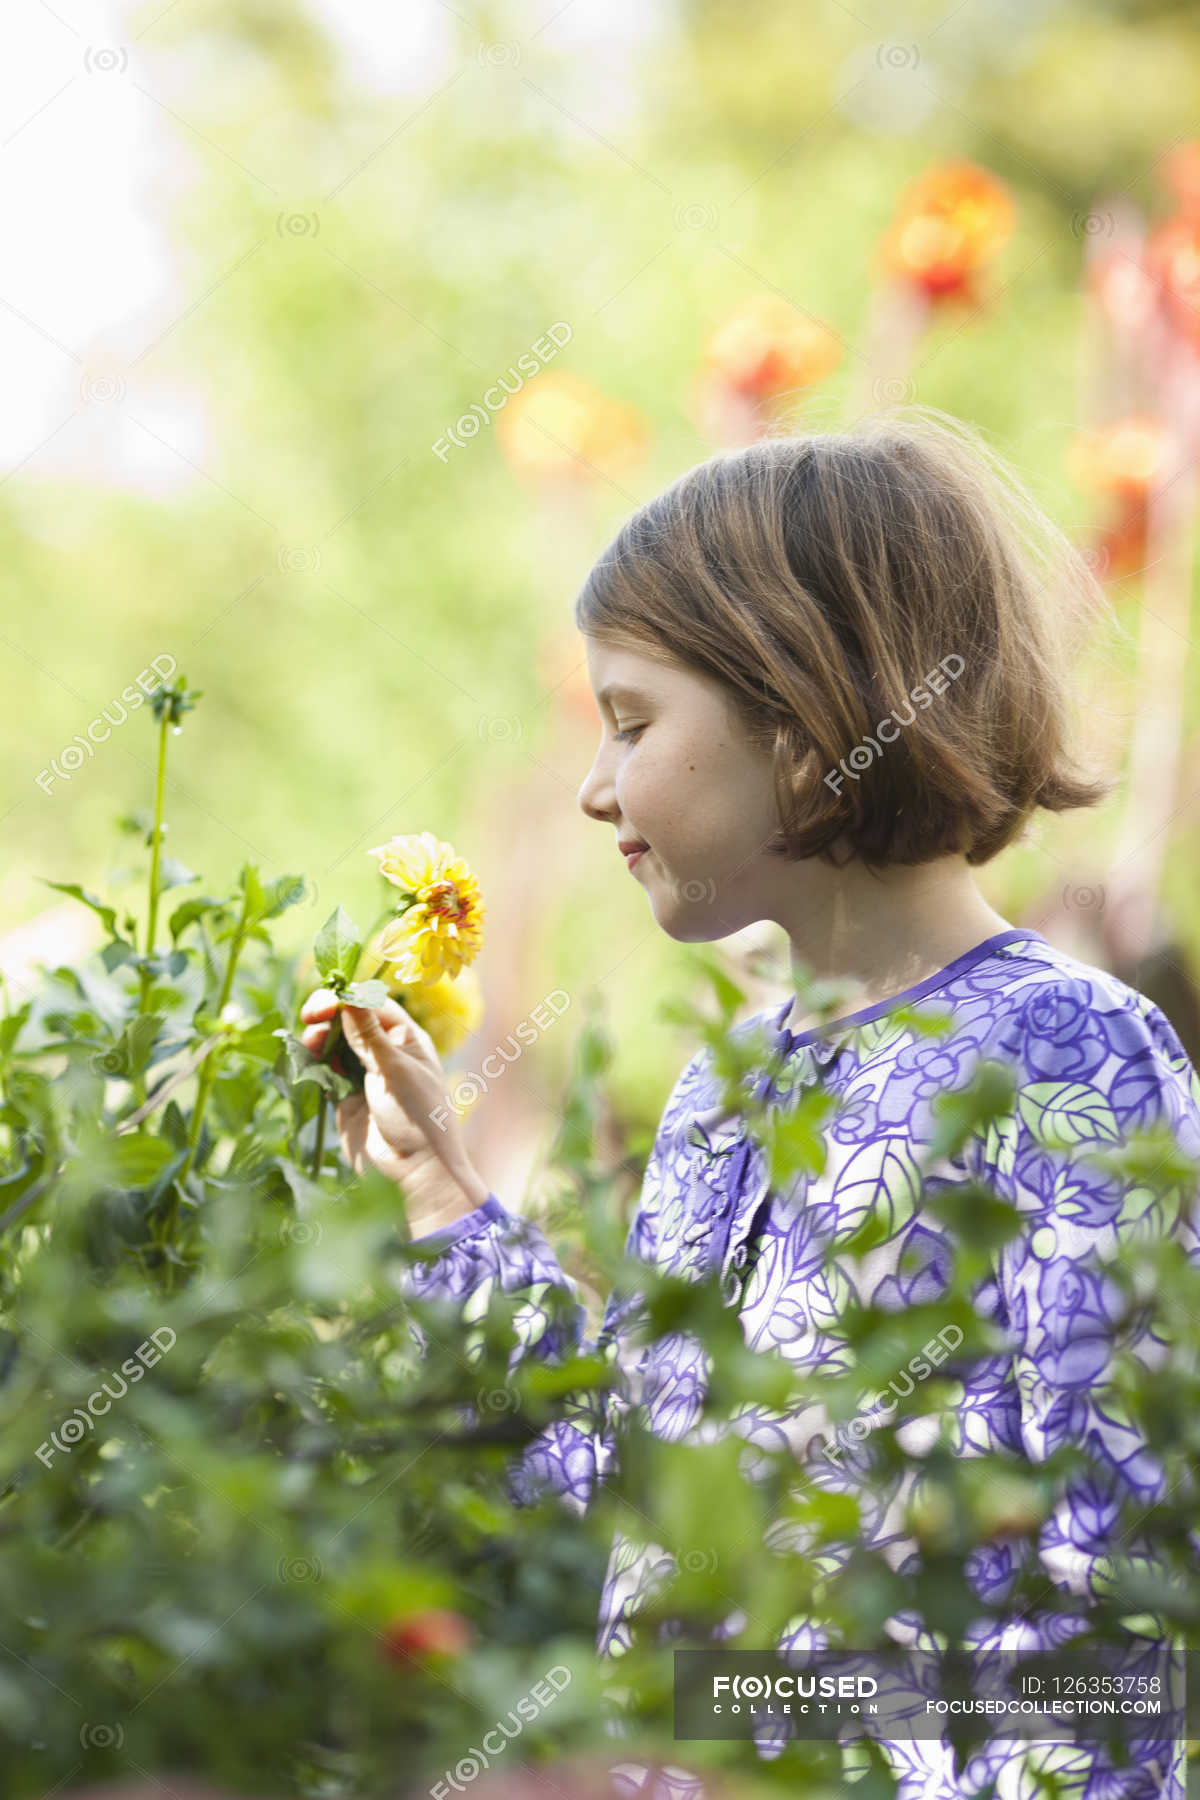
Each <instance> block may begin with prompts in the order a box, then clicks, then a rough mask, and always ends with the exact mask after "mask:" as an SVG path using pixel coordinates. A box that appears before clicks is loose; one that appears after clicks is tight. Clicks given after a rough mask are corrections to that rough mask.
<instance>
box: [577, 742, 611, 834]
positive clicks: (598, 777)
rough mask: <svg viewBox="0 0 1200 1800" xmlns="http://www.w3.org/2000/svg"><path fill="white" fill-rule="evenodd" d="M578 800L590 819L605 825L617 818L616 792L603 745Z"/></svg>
mask: <svg viewBox="0 0 1200 1800" xmlns="http://www.w3.org/2000/svg"><path fill="white" fill-rule="evenodd" d="M576 798H577V799H578V801H579V805H580V808H581V809H582V811H583V812H585V813H586V814H587V816H588V818H589V819H598V820H599V821H600V822H601V823H602V824H604V823H609V822H611V821H612V820H613V819H615V818H616V814H617V808H616V791H615V789H614V787H613V784H612V778H611V776H610V775H609V773H608V765H607V762H606V759H605V755H604V746H603V744H602V745H601V746H600V748H599V750H597V752H596V756H595V760H594V761H593V763H592V766H591V768H590V769H589V770H588V772H587V774H586V775H585V776H584V778H583V782H582V785H581V786H580V789H579V793H578V795H577V796H576Z"/></svg>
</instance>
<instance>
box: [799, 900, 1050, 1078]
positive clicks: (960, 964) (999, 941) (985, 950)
mask: <svg viewBox="0 0 1200 1800" xmlns="http://www.w3.org/2000/svg"><path fill="white" fill-rule="evenodd" d="M1028 941H1032V942H1033V943H1035V944H1045V943H1046V939H1045V938H1044V937H1043V936H1042V934H1041V932H1040V931H1030V930H1029V929H1027V928H1026V927H1025V926H1010V927H1009V929H1008V930H1007V931H997V932H996V933H995V934H994V935H993V936H992V937H990V938H984V940H983V942H982V943H981V944H976V945H974V947H973V948H972V949H970V950H964V951H963V953H962V955H961V956H956V957H955V958H954V961H953V962H949V963H947V964H946V966H945V968H944V969H935V970H934V972H933V974H932V975H927V976H926V977H925V979H924V981H918V982H917V983H916V984H915V985H914V986H913V987H907V988H904V989H903V990H902V991H901V992H900V993H898V994H892V995H890V996H889V997H888V998H887V999H886V1000H877V1001H876V1002H875V1004H874V1006H864V1007H862V1008H861V1009H860V1010H859V1011H858V1012H852V1013H845V1014H843V1016H842V1017H841V1018H840V1019H830V1021H829V1023H828V1024H827V1025H814V1026H812V1027H810V1029H809V1030H808V1031H792V1030H790V1029H789V1028H788V1026H786V1025H785V1024H784V1022H783V1021H784V1019H785V1018H786V1016H787V1014H788V1013H789V1012H790V1011H791V1010H792V996H791V995H789V996H788V998H787V999H786V1000H785V1001H784V1003H783V1005H782V1006H781V1007H780V1008H779V1010H778V1012H777V1013H775V1014H774V1016H773V1019H772V1026H773V1031H774V1036H775V1041H776V1044H777V1045H778V1046H779V1048H780V1049H783V1050H795V1049H797V1048H798V1047H799V1046H800V1045H801V1044H811V1043H814V1042H816V1040H817V1039H818V1038H823V1037H827V1036H828V1035H829V1034H830V1032H833V1031H839V1030H841V1029H842V1028H843V1027H845V1026H852V1025H866V1024H867V1023H868V1022H869V1021H870V1020H871V1019H878V1018H881V1017H882V1015H883V1014H884V1013H888V1012H891V1011H892V1009H893V1008H894V1007H897V1006H904V1005H906V1004H907V1003H908V1002H909V1001H912V1000H920V999H921V998H923V996H924V995H926V994H932V993H933V992H934V991H935V990H936V989H937V988H940V987H944V986H945V985H946V983H947V982H948V981H953V979H954V977H955V976H956V975H960V974H961V973H962V972H963V970H964V969H969V968H970V967H971V965H972V963H977V962H982V961H983V959H984V957H987V956H991V955H992V953H993V952H994V951H996V950H999V949H1001V948H1003V946H1004V945H1006V944H1015V943H1019V942H1028Z"/></svg>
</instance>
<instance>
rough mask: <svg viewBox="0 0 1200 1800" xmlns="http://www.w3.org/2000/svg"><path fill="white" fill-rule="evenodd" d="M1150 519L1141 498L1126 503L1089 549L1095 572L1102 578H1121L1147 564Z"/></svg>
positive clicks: (1105, 579)
mask: <svg viewBox="0 0 1200 1800" xmlns="http://www.w3.org/2000/svg"><path fill="white" fill-rule="evenodd" d="M1149 523H1150V522H1149V519H1148V518H1147V515H1146V508H1145V506H1144V505H1143V504H1142V503H1141V502H1140V501H1131V502H1130V503H1129V504H1127V505H1126V506H1124V507H1123V508H1122V509H1121V511H1120V513H1119V515H1118V517H1117V518H1116V519H1115V520H1114V522H1113V523H1112V524H1111V525H1107V526H1105V528H1104V529H1103V530H1102V531H1101V532H1099V533H1098V535H1097V536H1096V538H1095V540H1094V542H1093V543H1092V544H1091V546H1090V547H1089V549H1088V551H1087V553H1086V554H1087V558H1088V561H1089V562H1090V563H1091V566H1092V572H1093V574H1095V575H1096V576H1098V577H1099V579H1100V580H1101V581H1118V580H1119V579H1120V578H1121V577H1122V576H1123V575H1133V574H1135V573H1136V572H1137V571H1138V570H1139V569H1143V568H1144V567H1145V566H1146V545H1147V542H1148V540H1149Z"/></svg>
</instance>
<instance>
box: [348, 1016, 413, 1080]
mask: <svg viewBox="0 0 1200 1800" xmlns="http://www.w3.org/2000/svg"><path fill="white" fill-rule="evenodd" d="M400 1010H401V1017H400V1018H399V1019H397V1020H396V1021H395V1022H394V1023H392V1024H390V1025H389V1024H386V1023H385V1022H384V1021H383V1020H381V1018H380V1015H379V1013H377V1012H376V1011H375V1009H374V1008H373V1007H370V1006H343V1008H342V1029H343V1031H344V1032H345V1033H346V1041H347V1043H348V1044H349V1045H350V1048H351V1049H352V1050H353V1051H354V1054H355V1055H356V1056H357V1057H358V1059H359V1061H360V1062H361V1063H363V1064H365V1066H366V1067H367V1068H368V1069H373V1070H374V1071H375V1073H376V1074H378V1075H383V1074H386V1073H387V1072H388V1071H389V1070H394V1069H395V1068H397V1067H398V1066H399V1062H400V1047H401V1045H402V1044H403V1043H404V1042H405V1037H406V1032H405V1030H403V1029H399V1030H398V1029H397V1028H398V1027H411V1028H412V1029H413V1030H415V1029H416V1027H415V1025H413V1021H412V1020H411V1019H410V1018H409V1016H408V1014H407V1013H405V1012H403V1010H402V1009H400ZM393 1032H395V1033H396V1035H395V1036H393V1035H392V1033H393Z"/></svg>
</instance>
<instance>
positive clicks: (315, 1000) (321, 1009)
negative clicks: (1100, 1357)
mask: <svg viewBox="0 0 1200 1800" xmlns="http://www.w3.org/2000/svg"><path fill="white" fill-rule="evenodd" d="M337 1009H338V997H337V995H336V994H335V993H334V991H333V989H332V988H314V989H313V991H312V993H311V994H310V995H309V996H308V999H307V1000H306V1001H305V1002H304V1005H303V1006H302V1007H301V1008H300V1017H301V1018H302V1019H303V1020H304V1021H305V1023H306V1024H310V1025H311V1024H312V1023H313V1021H314V1020H317V1019H332V1017H333V1015H334V1013H335V1012H336V1011H337Z"/></svg>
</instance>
